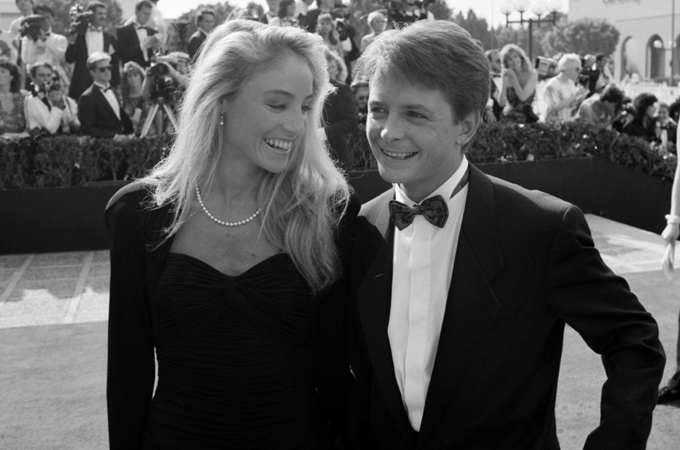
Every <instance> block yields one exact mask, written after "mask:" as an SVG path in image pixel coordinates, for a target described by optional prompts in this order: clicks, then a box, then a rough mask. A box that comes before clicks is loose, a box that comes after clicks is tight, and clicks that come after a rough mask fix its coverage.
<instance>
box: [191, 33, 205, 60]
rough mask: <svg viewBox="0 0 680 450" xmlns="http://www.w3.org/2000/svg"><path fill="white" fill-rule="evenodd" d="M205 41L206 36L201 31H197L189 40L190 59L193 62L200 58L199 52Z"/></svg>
mask: <svg viewBox="0 0 680 450" xmlns="http://www.w3.org/2000/svg"><path fill="white" fill-rule="evenodd" d="M205 39H206V36H205V34H203V32H202V31H201V30H196V32H195V33H194V34H192V35H191V37H190V38H189V45H188V50H189V58H191V60H192V61H196V58H198V54H199V50H200V48H201V45H203V42H205Z"/></svg>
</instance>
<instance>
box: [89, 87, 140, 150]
mask: <svg viewBox="0 0 680 450" xmlns="http://www.w3.org/2000/svg"><path fill="white" fill-rule="evenodd" d="M78 119H80V133H81V134H84V135H88V136H94V137H113V136H115V135H116V134H130V133H132V132H133V131H134V129H133V127H132V122H131V121H130V118H129V117H128V115H127V114H126V113H125V111H124V110H123V107H122V106H121V108H120V120H119V119H118V116H116V113H115V112H114V111H113V108H111V105H110V104H109V102H108V100H106V97H104V94H103V93H102V91H101V89H99V88H98V87H97V86H95V85H94V84H93V85H91V86H90V87H89V88H88V89H87V90H86V91H85V92H83V94H82V95H81V96H80V100H78Z"/></svg>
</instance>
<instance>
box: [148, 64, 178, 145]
mask: <svg viewBox="0 0 680 450" xmlns="http://www.w3.org/2000/svg"><path fill="white" fill-rule="evenodd" d="M180 68H181V70H180ZM188 71H189V55H187V54H186V53H181V52H173V53H169V54H167V55H162V56H156V57H154V62H153V64H151V66H150V67H149V68H148V69H146V79H145V80H144V91H145V92H147V91H148V92H149V93H150V98H151V100H153V102H154V103H155V104H154V106H153V108H152V109H151V112H150V116H151V117H155V116H156V113H159V114H160V115H161V116H162V127H161V130H159V131H160V132H164V131H166V130H167V129H169V128H170V127H171V126H172V127H173V128H174V129H176V125H177V121H176V119H175V117H176V106H177V104H178V103H179V100H180V99H181V98H182V96H183V95H184V91H185V89H186V86H187V85H188V83H189V72H188ZM149 125H150V124H145V125H144V127H143V129H142V133H141V135H142V136H146V134H147V132H148V129H149Z"/></svg>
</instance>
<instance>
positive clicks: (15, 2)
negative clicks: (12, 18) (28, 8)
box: [14, 0, 35, 5]
mask: <svg viewBox="0 0 680 450" xmlns="http://www.w3.org/2000/svg"><path fill="white" fill-rule="evenodd" d="M20 1H21V0H14V4H15V5H18V4H19V2H20ZM28 1H29V2H31V5H35V2H34V1H33V0H28Z"/></svg>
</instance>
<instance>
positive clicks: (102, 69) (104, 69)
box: [96, 66, 111, 73]
mask: <svg viewBox="0 0 680 450" xmlns="http://www.w3.org/2000/svg"><path fill="white" fill-rule="evenodd" d="M96 70H97V72H99V73H104V72H105V71H107V70H108V71H109V72H111V66H104V67H97V69H96Z"/></svg>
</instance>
